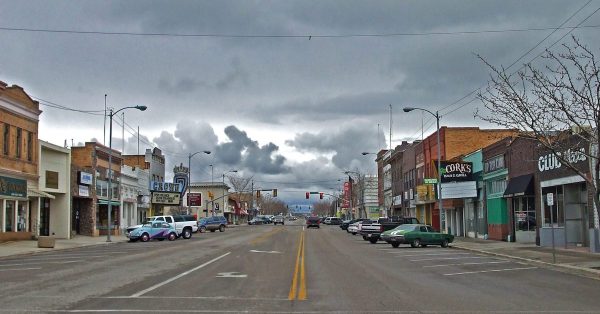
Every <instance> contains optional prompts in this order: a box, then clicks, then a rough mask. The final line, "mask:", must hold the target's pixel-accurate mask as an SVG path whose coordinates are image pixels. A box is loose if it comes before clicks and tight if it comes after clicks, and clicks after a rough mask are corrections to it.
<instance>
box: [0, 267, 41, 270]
mask: <svg viewBox="0 0 600 314" xmlns="http://www.w3.org/2000/svg"><path fill="white" fill-rule="evenodd" d="M34 269H42V268H41V267H30V268H7V269H0V271H9V270H10V271H13V270H34Z"/></svg>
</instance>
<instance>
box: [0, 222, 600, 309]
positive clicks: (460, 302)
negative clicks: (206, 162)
mask: <svg viewBox="0 0 600 314" xmlns="http://www.w3.org/2000/svg"><path fill="white" fill-rule="evenodd" d="M296 223H297V225H290V224H287V225H285V226H272V225H266V226H239V227H237V228H232V229H227V230H226V232H224V233H220V232H215V233H210V232H209V233H203V234H194V236H193V237H192V239H190V240H177V241H174V242H169V241H162V242H159V241H152V242H149V243H126V242H124V243H114V244H107V245H100V246H94V247H86V248H79V249H73V250H65V251H55V252H49V253H40V254H34V255H27V256H21V257H12V258H4V259H0V312H62V313H69V312H136V313H139V312H143V313H154V312H161V313H241V312H246V313H269V312H276V313H292V312H294V313H296V312H309V313H310V312H312V313H402V312H406V313H438V312H439V313H452V312H455V313H459V312H460V313H465V312H472V313H481V312H501V313H517V312H518V313H521V312H531V313H540V312H547V313H558V312H565V313H577V312H581V313H600V298H598V297H599V296H600V281H599V280H594V279H590V278H584V277H578V276H575V275H571V274H566V273H561V272H556V271H552V270H548V269H543V268H538V267H536V266H534V265H528V264H524V263H519V262H516V261H511V260H506V259H501V258H497V257H493V256H486V255H478V254H475V253H471V252H467V251H461V250H458V249H453V248H448V249H443V248H440V247H427V248H410V247H409V246H405V247H400V248H397V249H393V248H392V247H391V246H390V245H387V244H385V243H383V242H380V243H378V244H370V243H368V242H366V241H363V240H362V239H361V238H360V237H359V236H352V235H350V234H348V233H346V232H344V231H341V230H340V229H339V228H338V226H322V227H321V228H320V229H309V230H305V229H304V228H303V226H302V224H301V223H302V221H297V222H296Z"/></svg>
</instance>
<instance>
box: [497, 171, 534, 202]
mask: <svg viewBox="0 0 600 314" xmlns="http://www.w3.org/2000/svg"><path fill="white" fill-rule="evenodd" d="M521 195H533V174H526V175H522V176H518V177H515V178H511V179H510V180H509V181H508V186H507V187H506V191H504V197H514V196H521Z"/></svg>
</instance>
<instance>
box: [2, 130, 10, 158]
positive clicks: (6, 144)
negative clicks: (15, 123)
mask: <svg viewBox="0 0 600 314" xmlns="http://www.w3.org/2000/svg"><path fill="white" fill-rule="evenodd" d="M3 146H4V148H3V151H4V155H8V153H9V152H10V125H8V124H6V123H4V136H3Z"/></svg>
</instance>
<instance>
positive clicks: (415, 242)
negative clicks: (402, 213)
mask: <svg viewBox="0 0 600 314" xmlns="http://www.w3.org/2000/svg"><path fill="white" fill-rule="evenodd" d="M410 246H411V247H420V246H421V240H419V239H414V240H413V241H412V243H411V244H410Z"/></svg>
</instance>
